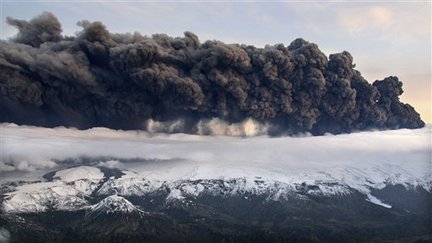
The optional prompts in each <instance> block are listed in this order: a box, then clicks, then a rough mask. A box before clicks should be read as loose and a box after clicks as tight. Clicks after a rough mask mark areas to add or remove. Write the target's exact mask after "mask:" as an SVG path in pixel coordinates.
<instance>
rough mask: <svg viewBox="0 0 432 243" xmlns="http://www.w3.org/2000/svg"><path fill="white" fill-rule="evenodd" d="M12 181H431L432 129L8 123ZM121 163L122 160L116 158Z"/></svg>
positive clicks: (6, 164)
mask: <svg viewBox="0 0 432 243" xmlns="http://www.w3.org/2000/svg"><path fill="white" fill-rule="evenodd" d="M0 128H1V145H2V146H1V149H2V156H1V162H0V169H1V170H2V173H4V175H7V173H9V172H12V171H39V170H41V171H43V170H54V169H55V168H57V167H59V166H64V164H62V165H60V164H57V163H56V162H55V161H60V160H65V159H70V158H78V157H83V156H84V157H89V158H91V157H94V158H101V157H106V158H113V159H107V160H100V159H95V161H94V164H95V165H97V166H104V167H108V168H120V169H121V168H127V169H131V170H136V171H141V172H146V173H148V174H149V175H150V174H151V175H153V176H157V177H158V178H159V179H163V178H167V179H170V178H174V177H175V178H181V177H182V176H188V177H193V176H194V175H196V176H198V175H199V176H200V177H218V176H227V177H229V176H245V175H252V174H253V175H261V176H265V175H271V176H273V177H274V176H275V175H276V176H277V175H280V176H281V177H283V176H285V177H286V175H300V174H301V173H305V172H308V171H322V172H325V171H326V170H333V171H335V170H337V171H339V172H338V173H339V174H340V175H341V176H342V177H343V173H344V169H346V168H351V169H352V168H354V169H358V170H359V173H371V174H373V173H376V170H380V171H381V172H383V171H384V172H385V173H403V175H402V176H406V175H410V176H413V177H414V178H423V177H429V178H430V177H431V176H432V175H431V169H432V168H431V166H432V165H431V126H430V125H428V126H426V127H425V128H422V129H415V130H409V129H400V130H391V131H369V132H359V133H353V134H344V135H326V136H318V137H316V136H304V137H278V138H271V137H268V136H255V137H248V138H242V137H230V136H200V135H188V134H180V133H179V134H152V133H148V132H142V131H116V130H111V129H107V128H93V129H89V130H85V131H82V130H76V129H68V128H61V127H60V128H53V129H51V128H40V127H30V126H17V125H14V124H1V125H0ZM116 158H117V159H116Z"/></svg>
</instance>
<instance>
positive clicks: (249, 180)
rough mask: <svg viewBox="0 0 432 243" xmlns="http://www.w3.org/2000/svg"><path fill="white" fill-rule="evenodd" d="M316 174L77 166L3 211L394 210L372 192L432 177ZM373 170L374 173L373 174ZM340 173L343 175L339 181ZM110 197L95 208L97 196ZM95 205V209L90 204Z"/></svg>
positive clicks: (429, 183)
mask: <svg viewBox="0 0 432 243" xmlns="http://www.w3.org/2000/svg"><path fill="white" fill-rule="evenodd" d="M340 170H341V169H338V170H335V171H333V173H331V172H317V173H315V174H305V173H303V174H301V175H299V176H298V177H291V178H287V180H285V181H279V180H275V179H273V178H264V177H261V176H254V177H238V178H214V179H196V177H197V175H194V178H190V179H185V178H183V179H181V180H173V181H161V180H157V179H154V178H151V177H150V179H149V178H146V176H145V174H142V173H137V172H131V171H128V170H123V171H121V174H122V176H120V177H117V178H116V177H114V176H112V177H109V178H108V177H106V176H104V173H102V172H101V170H100V169H99V168H97V167H91V166H79V167H74V168H68V169H65V170H60V171H57V172H56V173H55V175H54V176H53V178H52V181H42V182H33V183H27V184H23V185H20V186H17V187H15V188H14V189H13V191H11V192H8V193H5V196H4V201H3V210H4V212H9V213H13V212H43V211H47V210H72V211H73V210H81V209H83V208H86V207H87V208H88V207H90V208H91V210H96V211H100V210H105V211H106V212H107V213H111V212H117V211H118V212H130V211H133V210H136V208H135V206H133V204H132V203H130V202H129V201H127V200H126V199H125V198H124V197H131V196H135V197H149V196H152V195H155V194H158V195H163V196H164V197H165V201H166V203H170V202H173V201H184V200H191V199H194V198H197V197H200V196H202V195H212V196H239V195H240V196H245V197H247V196H261V197H265V198H267V200H275V201H280V200H289V199H290V198H302V197H307V196H321V197H332V196H343V195H349V194H351V193H360V194H363V195H364V196H365V200H367V201H369V202H371V203H375V204H377V205H381V206H384V207H391V205H389V204H386V203H384V202H383V200H382V199H380V198H377V196H374V195H372V193H371V192H372V191H374V190H380V189H383V188H385V187H386V186H390V185H402V186H404V187H405V188H406V189H407V190H419V189H422V190H424V191H426V192H429V193H431V192H432V180H431V178H430V177H423V178H416V177H414V176H412V175H409V174H401V172H402V171H401V170H402V169H401V168H392V171H393V173H388V172H386V171H383V170H382V171H381V170H379V169H377V168H374V169H373V170H372V171H370V172H369V173H367V172H361V171H358V170H357V169H354V168H351V169H350V168H345V169H344V170H343V173H342V175H343V176H342V177H340V174H338V173H339V172H340ZM372 172H373V173H372ZM338 175H339V177H338ZM97 197H106V198H104V199H103V200H101V201H100V202H99V203H97V204H95V205H91V201H94V200H93V198H97ZM90 205H91V206H90Z"/></svg>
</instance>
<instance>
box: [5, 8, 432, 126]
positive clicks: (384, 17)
mask: <svg viewBox="0 0 432 243" xmlns="http://www.w3.org/2000/svg"><path fill="white" fill-rule="evenodd" d="M42 11H50V12H52V13H54V14H55V15H56V16H57V17H58V18H59V20H60V22H61V23H62V26H63V31H64V34H66V35H73V34H74V33H75V32H76V31H79V30H80V27H78V26H76V22H77V21H79V20H83V19H87V20H90V21H96V20H99V21H102V22H103V23H104V24H105V25H106V26H107V27H108V29H109V30H110V31H111V32H134V31H138V32H140V33H142V34H145V35H151V34H154V33H167V34H169V35H172V36H183V32H184V31H186V30H188V31H192V32H194V33H195V34H197V35H198V36H199V38H200V40H201V41H204V40H207V39H217V40H222V41H224V42H228V43H245V44H253V45H256V46H264V45H265V44H276V43H283V44H285V45H288V44H289V43H290V42H291V41H292V40H294V39H295V38H297V37H302V38H304V39H306V40H308V41H311V42H314V43H317V44H318V46H319V47H320V49H321V50H322V51H323V52H324V53H325V54H327V55H329V54H331V53H335V52H341V51H344V50H347V51H349V52H350V53H351V54H352V55H353V56H354V62H355V63H356V65H357V66H356V68H357V69H358V70H359V71H360V72H361V73H362V74H363V76H364V77H365V78H366V79H367V80H369V81H370V82H373V81H374V80H376V79H382V78H384V77H387V76H390V75H396V76H398V77H399V78H400V79H401V80H402V81H403V82H404V90H405V93H404V94H403V95H402V100H403V101H405V102H408V103H410V104H412V105H413V106H414V107H415V108H416V109H417V111H419V112H420V113H421V115H422V118H423V119H424V120H425V121H427V122H431V121H432V118H431V100H432V98H431V92H432V88H431V2H430V1H419V2H407V1H399V2H396V1H352V2H346V1H332V2H324V1H321V2H318V1H313V2H311V1H309V2H299V1H294V2H293V1H290V2H262V1H261V2H249V1H247V2H246V1H242V2H234V3H233V2H228V1H224V2H221V1H218V2H216V1H212V2H208V1H207V2H203V1H187V2H184V1H183V2H179V1H177V2H176V1H169V2H167V1H165V2H162V3H161V2H156V1H145V2H144V1H121V2H120V1H93V2H91V3H89V2H88V1H81V0H78V1H56V0H53V1H22V0H15V1H7V0H6V1H5V0H3V2H2V25H1V26H2V32H1V38H2V39H5V38H8V37H11V36H13V35H14V34H15V33H16V31H15V29H14V28H12V27H10V26H8V25H7V24H6V23H5V18H6V16H11V17H14V18H20V19H30V18H31V17H33V16H35V15H38V14H40V13H41V12H42Z"/></svg>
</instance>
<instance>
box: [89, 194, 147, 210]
mask: <svg viewBox="0 0 432 243" xmlns="http://www.w3.org/2000/svg"><path fill="white" fill-rule="evenodd" d="M87 210H88V211H90V213H89V214H101V213H102V214H115V213H125V214H129V213H134V212H136V213H140V214H144V211H142V210H140V209H138V208H136V207H135V206H134V205H133V204H132V203H131V202H129V201H128V200H127V199H126V198H124V197H121V196H118V195H111V196H108V197H106V198H104V199H102V200H101V201H100V202H98V203H97V204H95V205H91V206H89V207H88V208H87Z"/></svg>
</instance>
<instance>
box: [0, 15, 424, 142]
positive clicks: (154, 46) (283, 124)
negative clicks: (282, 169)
mask: <svg viewBox="0 0 432 243" xmlns="http://www.w3.org/2000/svg"><path fill="white" fill-rule="evenodd" d="M7 22H8V23H9V24H11V25H13V26H15V27H17V29H18V31H19V32H18V34H17V36H16V37H14V38H12V39H11V40H8V41H2V43H1V44H2V46H1V54H0V70H1V72H0V94H1V96H0V99H1V100H0V119H1V120H0V121H1V122H14V123H18V124H31V125H42V126H49V127H52V126H58V125H64V126H74V127H77V128H90V127H95V126H105V127H110V128H121V129H152V128H154V127H155V124H174V123H176V122H181V123H182V124H181V126H180V127H181V130H180V131H181V132H189V133H208V134H212V132H214V131H210V130H209V128H208V127H209V126H207V125H206V124H208V121H218V122H219V121H220V122H223V123H226V124H235V123H238V124H240V125H238V126H239V127H241V126H243V127H244V125H245V124H246V123H248V121H254V123H255V122H256V123H257V124H259V125H258V126H263V127H265V129H266V131H268V132H269V134H293V133H299V132H311V133H312V134H323V133H326V132H331V133H342V132H351V131H357V130H365V129H370V128H378V129H387V128H390V129H395V128H419V127H423V126H424V122H423V121H422V120H421V119H420V116H419V114H418V113H417V112H416V111H415V110H414V109H413V107H411V106H410V105H408V104H403V103H401V102H400V100H399V96H400V95H401V94H402V92H403V90H402V82H401V81H400V80H399V79H398V78H397V77H393V76H391V77H387V78H385V79H384V80H380V81H375V82H374V83H373V84H370V83H369V82H368V81H366V80H365V79H364V78H363V77H362V76H361V74H360V72H359V71H357V70H355V69H354V66H355V65H354V64H353V57H352V56H351V55H350V53H348V52H346V51H344V52H342V53H337V54H332V55H330V56H329V58H327V56H326V55H325V54H324V53H322V52H321V51H320V50H319V48H318V46H317V45H316V44H313V43H310V42H307V41H305V40H303V39H296V40H294V41H293V42H292V43H291V44H290V45H289V46H284V45H282V44H277V45H273V46H270V45H267V46H266V47H264V48H257V47H254V46H250V45H239V44H225V43H222V42H220V41H206V42H204V43H201V42H200V41H199V39H198V37H197V36H196V35H195V34H193V33H191V32H185V34H184V37H176V38H173V37H169V36H167V35H165V34H156V35H153V36H151V37H148V36H143V35H141V34H139V33H134V34H129V33H128V34H113V33H110V32H109V31H108V30H107V28H106V27H105V26H104V25H103V24H102V23H100V22H89V21H80V22H78V25H79V26H81V27H82V28H83V29H82V31H81V32H79V33H78V34H77V35H76V36H62V34H61V31H62V28H61V25H60V23H59V21H58V20H57V18H56V17H55V16H54V15H53V14H51V13H48V12H44V13H42V14H41V15H39V16H37V17H35V18H33V19H32V20H30V21H25V20H17V19H13V18H8V19H7ZM215 119H216V120H215ZM203 121H204V123H203ZM203 124H204V125H203ZM246 125H247V124H246ZM235 126H236V125H235ZM235 126H234V128H233V129H234V130H235V129H236V128H235ZM206 129H207V130H206ZM241 129H243V130H244V128H241ZM174 131H175V132H176V131H178V129H174ZM243 132H244V133H247V132H245V131H243Z"/></svg>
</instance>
